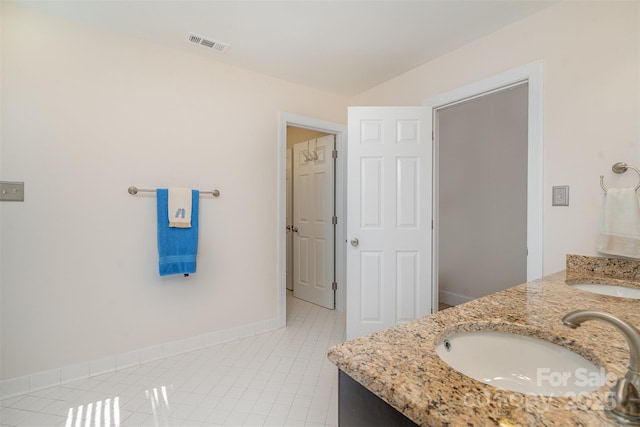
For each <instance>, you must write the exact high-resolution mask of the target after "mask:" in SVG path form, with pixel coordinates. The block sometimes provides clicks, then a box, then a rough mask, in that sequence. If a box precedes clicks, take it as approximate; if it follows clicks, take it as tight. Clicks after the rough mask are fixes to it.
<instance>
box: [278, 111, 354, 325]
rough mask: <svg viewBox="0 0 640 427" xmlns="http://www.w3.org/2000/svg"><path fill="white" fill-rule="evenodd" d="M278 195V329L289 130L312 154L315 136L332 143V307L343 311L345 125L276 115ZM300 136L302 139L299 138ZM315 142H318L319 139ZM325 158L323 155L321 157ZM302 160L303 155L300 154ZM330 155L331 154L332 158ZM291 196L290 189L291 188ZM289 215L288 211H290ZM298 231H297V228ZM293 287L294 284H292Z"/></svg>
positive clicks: (282, 306)
mask: <svg viewBox="0 0 640 427" xmlns="http://www.w3.org/2000/svg"><path fill="white" fill-rule="evenodd" d="M278 121H279V126H278V150H277V151H278V163H277V167H278V192H277V206H278V213H277V226H278V239H277V265H278V269H277V281H276V283H277V298H278V323H279V326H280V327H284V326H286V319H287V313H286V307H287V305H286V297H287V292H291V291H289V290H288V287H287V240H289V238H290V236H291V238H292V237H293V233H294V232H293V229H291V226H292V219H293V213H290V214H289V219H288V218H287V212H288V209H289V208H290V207H288V206H287V200H288V199H289V198H288V197H287V187H288V185H287V174H288V171H289V170H291V171H292V169H291V168H290V167H288V166H287V164H288V163H287V162H288V161H287V153H289V157H290V158H291V159H292V158H293V150H292V151H288V150H287V136H288V134H289V131H291V133H292V136H293V139H301V140H302V141H303V142H304V141H309V140H310V138H311V137H312V138H311V142H310V143H309V149H307V147H306V145H307V144H306V142H304V145H305V147H304V148H305V150H301V151H311V152H312V151H314V149H315V139H316V136H319V135H326V136H325V137H323V138H328V137H331V138H332V140H333V141H332V142H333V144H334V149H335V152H336V156H337V158H336V159H335V179H334V184H333V187H334V188H333V191H332V193H333V194H335V195H336V196H335V204H334V206H335V217H336V220H335V221H336V222H337V224H335V228H334V229H335V237H334V241H335V251H334V255H333V257H334V266H335V267H334V268H335V282H336V285H335V287H336V290H335V293H334V295H335V302H334V304H333V305H334V307H335V309H336V310H338V311H345V245H344V241H345V228H346V227H345V218H346V215H345V202H346V194H345V191H344V181H345V165H346V162H345V160H346V159H345V156H344V155H343V153H344V149H345V144H346V134H347V128H346V126H345V125H342V124H338V123H332V122H327V121H323V120H319V119H315V118H311V117H306V116H300V115H296V114H291V113H280V114H279V115H278ZM301 135H302V136H301ZM318 141H320V140H319V139H318ZM321 146H322V143H320V142H318V146H317V147H318V149H317V151H318V152H317V153H316V154H317V155H318V157H320V155H321V154H320V153H319V149H320V148H321ZM311 154H313V153H311ZM322 155H324V154H322ZM302 156H303V157H304V154H302ZM332 156H333V155H332ZM290 180H291V182H293V174H291V178H290ZM292 193H293V189H292ZM313 193H314V194H316V195H317V194H320V193H318V192H313ZM289 212H291V211H289ZM287 226H289V227H290V229H289V232H287ZM298 231H300V229H299V228H298ZM289 275H290V277H292V278H294V277H295V271H294V272H293V273H291V272H290V274H289ZM293 287H294V288H295V284H293Z"/></svg>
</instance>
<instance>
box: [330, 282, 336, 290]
mask: <svg viewBox="0 0 640 427" xmlns="http://www.w3.org/2000/svg"><path fill="white" fill-rule="evenodd" d="M331 289H333V290H334V291H335V290H337V289H338V283H337V282H331Z"/></svg>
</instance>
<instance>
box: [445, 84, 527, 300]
mask: <svg viewBox="0 0 640 427" xmlns="http://www.w3.org/2000/svg"><path fill="white" fill-rule="evenodd" d="M528 89H529V88H528V84H527V82H523V83H519V84H517V85H514V86H509V87H507V88H503V89H500V90H497V91H494V92H491V93H489V94H485V95H483V96H478V97H474V98H472V99H470V100H463V101H460V102H457V103H455V104H453V105H446V106H444V107H441V108H438V109H436V110H435V111H434V131H435V132H434V139H435V147H436V153H437V158H438V165H439V167H438V170H437V174H438V191H437V193H438V201H437V206H438V207H437V209H438V215H437V216H438V218H439V221H438V225H437V231H438V236H439V239H438V242H439V243H438V246H437V253H438V266H437V270H438V283H437V286H438V289H439V300H440V302H441V303H444V304H447V305H458V304H461V303H464V302H467V301H470V300H472V299H475V298H480V297H482V296H485V295H489V294H491V293H494V292H497V291H500V290H503V289H507V288H509V287H512V286H515V285H518V284H521V283H524V282H526V281H527V173H528V171H527V168H528V159H527V148H528V147H527V146H528V139H527V135H528ZM462 266H464V268H461V267H462Z"/></svg>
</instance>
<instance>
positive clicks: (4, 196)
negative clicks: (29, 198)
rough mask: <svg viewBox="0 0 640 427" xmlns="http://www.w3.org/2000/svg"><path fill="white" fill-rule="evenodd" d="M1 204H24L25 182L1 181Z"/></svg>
mask: <svg viewBox="0 0 640 427" xmlns="http://www.w3.org/2000/svg"><path fill="white" fill-rule="evenodd" d="M0 202H24V182H11V181H0Z"/></svg>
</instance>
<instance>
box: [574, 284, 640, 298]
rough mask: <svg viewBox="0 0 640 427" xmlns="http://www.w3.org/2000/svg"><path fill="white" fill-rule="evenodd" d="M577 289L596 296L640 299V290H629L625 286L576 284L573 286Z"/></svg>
mask: <svg viewBox="0 0 640 427" xmlns="http://www.w3.org/2000/svg"><path fill="white" fill-rule="evenodd" d="M571 286H573V287H574V288H576V289H582V290H583V291H587V292H593V293H595V294H602V295H609V296H612V297H620V298H634V299H640V289H637V288H627V287H624V286H615V285H605V284H602V283H575V284H572V285H571Z"/></svg>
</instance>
